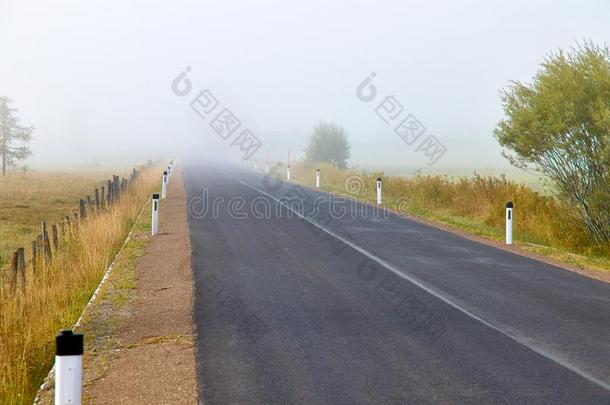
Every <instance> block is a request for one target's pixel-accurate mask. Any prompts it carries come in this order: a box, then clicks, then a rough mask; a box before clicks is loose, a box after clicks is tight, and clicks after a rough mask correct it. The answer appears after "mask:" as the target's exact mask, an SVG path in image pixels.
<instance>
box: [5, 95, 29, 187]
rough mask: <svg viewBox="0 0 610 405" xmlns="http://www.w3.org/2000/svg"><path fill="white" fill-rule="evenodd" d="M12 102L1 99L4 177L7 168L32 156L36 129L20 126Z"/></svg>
mask: <svg viewBox="0 0 610 405" xmlns="http://www.w3.org/2000/svg"><path fill="white" fill-rule="evenodd" d="M10 103H11V100H9V99H8V98H6V97H0V157H1V158H2V175H3V176H6V169H7V167H14V166H15V165H16V163H17V162H18V161H19V160H23V159H26V158H27V157H28V156H31V155H32V151H31V150H30V146H29V143H30V140H31V139H32V132H33V131H34V127H24V126H21V125H19V118H18V117H17V109H16V108H10V107H9V104H10Z"/></svg>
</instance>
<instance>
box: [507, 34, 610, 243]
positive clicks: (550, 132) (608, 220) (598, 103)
mask: <svg viewBox="0 0 610 405" xmlns="http://www.w3.org/2000/svg"><path fill="white" fill-rule="evenodd" d="M501 99H502V104H503V108H504V112H505V114H506V119H504V120H501V121H500V122H499V123H498V125H497V127H496V129H495V136H496V138H497V139H498V141H499V143H500V145H501V146H502V147H503V153H504V156H506V157H507V158H508V159H509V160H510V162H511V163H512V164H513V165H515V166H517V167H521V168H525V169H528V170H530V171H533V172H535V173H539V174H542V175H543V176H546V177H547V178H548V179H550V181H551V182H552V183H553V184H554V186H555V190H556V193H557V196H558V198H560V199H562V200H563V201H564V202H567V203H568V205H569V206H570V207H572V208H573V209H574V213H575V214H576V215H577V217H578V218H579V219H580V220H581V221H582V223H583V224H584V225H585V226H586V228H587V230H588V232H589V234H590V235H591V237H592V239H593V240H594V242H596V243H597V244H598V245H602V244H605V243H607V242H608V241H609V240H610V52H609V50H608V47H607V46H603V47H601V46H596V45H594V44H593V43H591V42H586V43H584V44H582V45H577V46H576V47H575V48H571V49H570V50H568V51H563V50H559V51H558V52H556V53H553V54H551V55H549V56H547V57H546V58H545V60H544V62H543V63H542V65H541V68H540V69H539V71H538V72H537V73H536V75H535V76H534V79H533V81H532V83H531V84H525V83H521V82H511V84H510V85H509V86H508V87H507V88H505V89H504V90H503V91H502V92H501Z"/></svg>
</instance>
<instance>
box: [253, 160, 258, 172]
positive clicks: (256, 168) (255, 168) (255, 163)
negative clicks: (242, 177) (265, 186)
mask: <svg viewBox="0 0 610 405" xmlns="http://www.w3.org/2000/svg"><path fill="white" fill-rule="evenodd" d="M254 171H255V172H258V162H257V161H256V160H255V161H254Z"/></svg>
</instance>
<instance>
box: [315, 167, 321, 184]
mask: <svg viewBox="0 0 610 405" xmlns="http://www.w3.org/2000/svg"><path fill="white" fill-rule="evenodd" d="M316 188H320V169H316Z"/></svg>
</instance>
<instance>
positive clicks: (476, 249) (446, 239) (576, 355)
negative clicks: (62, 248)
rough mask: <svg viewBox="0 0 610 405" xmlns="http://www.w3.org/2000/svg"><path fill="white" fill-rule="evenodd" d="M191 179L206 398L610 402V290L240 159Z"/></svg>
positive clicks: (193, 171)
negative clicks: (240, 163) (249, 166)
mask: <svg viewBox="0 0 610 405" xmlns="http://www.w3.org/2000/svg"><path fill="white" fill-rule="evenodd" d="M185 182H186V187H187V193H188V195H189V201H190V204H189V205H190V211H191V215H190V217H189V224H190V225H189V226H190V234H191V241H192V250H193V271H194V280H195V295H196V296H195V308H194V317H195V326H196V329H197V333H198V337H197V373H198V383H199V393H200V397H201V399H202V400H203V402H204V403H205V404H300V403H308V404H313V403H316V404H317V403H320V404H360V403H370V404H410V403H414V404H420V403H422V404H425V403H434V404H437V403H440V404H453V403H485V404H488V403H489V404H491V403H511V404H512V403H519V404H525V403H532V404H538V403H540V404H572V403H573V404H583V403H593V404H598V403H599V404H610V285H608V284H605V283H603V282H599V281H595V280H592V279H589V278H586V277H583V276H579V275H577V274H574V273H571V272H568V271H565V270H562V269H559V268H556V267H554V266H551V265H548V264H545V263H541V262H538V261H535V260H531V259H528V258H525V257H522V256H518V255H515V254H512V253H510V252H506V251H503V250H499V249H495V248H493V247H490V246H486V245H482V244H479V243H476V242H473V241H470V240H467V239H464V238H461V237H459V236H456V235H454V234H451V233H447V232H444V231H441V230H438V229H435V228H432V227H429V226H426V225H423V224H420V223H417V222H414V221H411V220H408V219H406V218H402V217H399V216H396V215H393V214H388V213H387V212H384V211H380V210H375V209H374V208H373V207H370V206H367V205H364V204H359V203H355V202H353V201H351V200H345V199H342V198H337V197H329V195H328V194H326V193H321V192H317V191H314V190H312V189H308V188H303V187H300V186H295V185H293V184H288V183H281V182H280V183H278V182H277V181H275V180H273V179H271V178H267V177H263V176H262V175H260V174H256V173H253V172H249V171H245V170H241V169H235V168H216V167H212V166H207V167H198V166H188V167H186V169H185ZM204 190H205V191H204ZM206 207H207V208H206ZM298 213H300V214H301V215H297V214H298ZM516 218H518V217H517V216H516Z"/></svg>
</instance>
